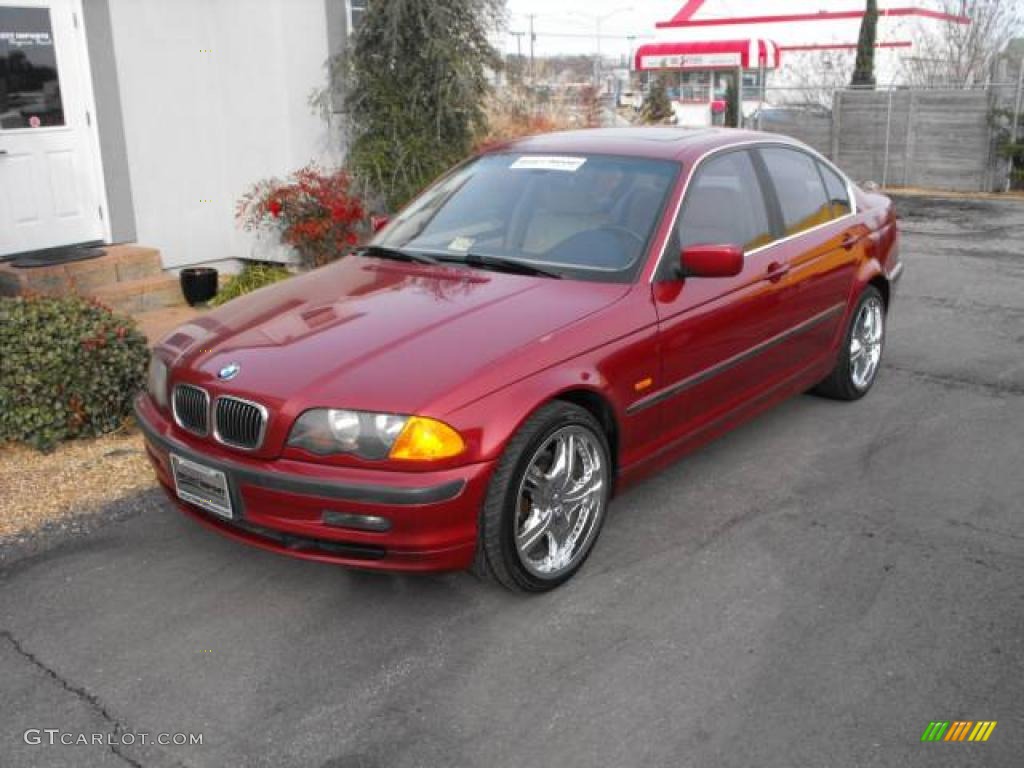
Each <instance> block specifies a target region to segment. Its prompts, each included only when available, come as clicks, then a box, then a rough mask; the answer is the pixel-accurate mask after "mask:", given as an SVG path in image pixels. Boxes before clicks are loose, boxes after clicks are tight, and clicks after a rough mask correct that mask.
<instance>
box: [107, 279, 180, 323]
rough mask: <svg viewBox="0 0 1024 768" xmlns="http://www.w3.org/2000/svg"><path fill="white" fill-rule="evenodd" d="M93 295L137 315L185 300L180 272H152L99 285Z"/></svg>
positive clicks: (108, 304) (109, 304)
mask: <svg viewBox="0 0 1024 768" xmlns="http://www.w3.org/2000/svg"><path fill="white" fill-rule="evenodd" d="M89 295H90V296H92V297H93V298H95V299H96V300H97V301H100V302H101V303H103V304H106V305H107V306H108V307H110V308H111V309H113V310H114V311H115V312H122V313H126V314H130V315H136V314H139V313H140V312H149V311H151V310H154V309H164V308H166V307H180V306H183V305H184V304H185V297H184V296H182V295H181V285H180V283H179V281H178V276H177V275H165V274H158V275H150V276H148V277H140V278H138V279H136V280H125V281H123V282H119V283H113V284H111V285H106V286H103V287H102V288H96V289H94V290H92V291H90V292H89Z"/></svg>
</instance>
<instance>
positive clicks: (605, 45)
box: [501, 0, 685, 56]
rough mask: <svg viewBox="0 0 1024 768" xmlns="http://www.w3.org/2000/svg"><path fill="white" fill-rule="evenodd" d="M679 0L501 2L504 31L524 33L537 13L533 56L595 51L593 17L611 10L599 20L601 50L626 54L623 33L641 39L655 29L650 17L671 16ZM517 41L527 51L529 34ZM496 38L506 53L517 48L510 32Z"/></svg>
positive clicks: (627, 47)
mask: <svg viewBox="0 0 1024 768" xmlns="http://www.w3.org/2000/svg"><path fill="white" fill-rule="evenodd" d="M684 3H685V0H507V3H506V7H507V9H508V29H509V33H511V32H520V31H521V32H527V31H528V30H529V18H528V15H529V14H536V18H535V19H534V22H533V26H534V31H535V32H536V34H537V42H536V43H535V48H534V50H535V53H536V55H538V56H550V55H553V54H559V53H568V54H573V53H577V54H593V53H595V51H596V48H597V43H596V40H595V36H596V33H597V21H596V18H595V17H597V16H605V15H606V14H611V15H610V16H608V17H607V18H606V19H605V20H604V21H602V22H601V53H602V54H604V55H608V56H613V55H625V54H628V52H629V50H630V41H629V40H628V39H627V36H628V35H635V36H636V40H634V41H633V43H632V44H633V45H634V46H636V45H640V44H642V43H643V42H646V41H647V38H646V37H645V36H648V37H650V36H653V34H654V24H655V22H658V21H664V20H665V19H669V18H671V17H672V16H673V15H674V14H675V13H676V11H678V10H679V9H680V8H681V7H682V6H683V5H684ZM623 9H631V10H623ZM572 35H580V37H573V36H572ZM521 41H522V42H521V45H522V52H523V54H524V55H526V54H528V53H529V45H530V43H529V36H528V35H524V36H523V37H522V38H521ZM501 42H502V45H503V46H504V50H505V52H506V53H515V52H516V38H515V36H513V35H512V34H505V35H503V39H502V41H501Z"/></svg>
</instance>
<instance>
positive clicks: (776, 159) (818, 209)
mask: <svg viewBox="0 0 1024 768" xmlns="http://www.w3.org/2000/svg"><path fill="white" fill-rule="evenodd" d="M758 151H759V152H760V153H761V157H763V158H764V164H765V166H766V167H767V169H768V175H769V176H770V177H771V180H772V184H773V186H774V187H775V194H776V196H777V197H778V198H779V206H780V207H781V208H782V221H783V224H784V225H785V228H786V232H785V234H786V235H795V234H797V233H799V232H803V231H804V230H806V229H810V228H811V227H816V226H818V225H819V224H824V223H826V222H828V221H830V220H831V219H832V208H831V206H830V205H829V202H828V198H827V197H826V196H825V187H824V186H823V185H822V182H821V176H820V175H819V174H818V168H817V165H818V163H817V161H816V160H815V159H814V158H813V157H811V156H810V155H808V154H807V153H806V152H801V151H799V150H796V149H786V148H784V147H764V148H762V149H760V150H758Z"/></svg>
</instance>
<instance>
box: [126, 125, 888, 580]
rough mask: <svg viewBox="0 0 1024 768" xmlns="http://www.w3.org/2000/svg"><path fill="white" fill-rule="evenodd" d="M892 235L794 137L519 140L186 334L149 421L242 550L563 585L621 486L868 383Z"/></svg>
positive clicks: (164, 349) (175, 482)
mask: <svg viewBox="0 0 1024 768" xmlns="http://www.w3.org/2000/svg"><path fill="white" fill-rule="evenodd" d="M898 242H899V237H898V232H897V228H896V220H895V216H894V213H893V207H892V204H891V203H890V201H889V200H888V199H887V198H886V197H884V196H882V195H879V194H872V193H869V192H866V191H864V190H862V189H859V188H858V187H857V186H855V185H854V184H852V183H851V182H850V180H849V179H848V178H846V176H844V175H843V173H842V172H841V171H840V170H839V169H837V168H836V167H835V166H834V165H833V164H832V163H830V162H829V161H828V160H826V159H824V158H823V157H821V156H820V155H818V154H817V153H815V152H814V151H813V150H811V149H809V148H808V147H806V146H803V145H802V144H799V143H797V142H794V141H791V140H788V139H786V138H783V137H779V136H775V135H769V134H763V133H747V132H742V131H735V130H694V131H687V130H680V129H675V128H643V129H616V130H592V131H579V132H570V133H562V134H551V135H546V136H539V137H534V138H529V139H524V140H520V141H516V142H513V143H510V144H508V145H506V146H502V147H500V148H497V149H494V150H492V151H490V152H487V153H486V154H484V155H482V156H480V157H476V158H474V159H472V160H470V161H468V162H466V163H464V164H462V165H460V166H458V167H457V168H455V169H454V170H452V171H451V172H450V173H448V174H447V175H446V176H444V177H443V178H442V179H440V180H439V181H438V182H437V183H436V184H434V185H433V186H432V187H430V188H429V189H428V190H427V191H426V192H424V193H423V194H422V195H421V196H420V197H419V198H418V199H416V200H415V201H414V202H413V203H411V204H410V205H409V206H408V207H407V208H406V209H405V210H403V211H402V212H401V213H399V214H398V215H397V216H395V217H394V218H393V219H391V221H390V222H389V223H388V224H387V225H386V226H385V227H384V228H383V229H382V230H381V231H380V232H378V233H377V235H376V237H375V238H374V240H373V241H372V243H371V244H370V245H368V246H367V247H366V248H364V249H363V250H361V251H359V252H357V253H355V254H353V255H350V256H347V257H346V258H344V259H342V260H340V261H339V262H337V263H335V264H332V265H330V266H327V267H324V268H321V269H317V270H315V271H313V272H310V273H308V274H305V275H303V276H301V277H296V278H293V279H291V280H287V281H285V282H283V283H279V284H276V285H274V286H271V287H268V288H265V289H263V290H260V291H257V292H256V293H253V294H250V295H249V296H246V297H244V298H241V299H237V300H235V301H232V302H230V303H229V304H227V305H225V306H223V307H222V308H220V309H218V310H216V311H214V312H211V313H209V314H206V315H203V316H201V317H199V318H198V319H196V320H195V321H193V322H192V323H190V324H188V325H185V326H183V327H181V328H179V329H177V330H176V331H175V332H173V333H172V334H170V335H169V336H168V337H167V338H165V339H164V340H163V341H162V342H161V343H160V344H159V345H158V346H157V347H156V349H155V351H154V356H153V360H152V364H151V367H150V376H149V386H148V391H147V392H146V393H143V394H142V395H140V396H139V398H138V400H137V402H136V411H137V415H138V419H139V423H140V424H141V425H142V429H143V431H144V433H145V436H146V444H147V449H148V453H149V457H150V459H151V460H152V463H153V466H154V467H155V469H156V473H157V476H158V478H159V480H160V482H161V483H162V484H163V486H164V487H165V489H166V490H167V493H168V494H169V495H170V497H171V498H172V499H173V500H174V501H175V502H176V503H177V504H178V506H179V507H180V508H181V509H182V510H183V511H184V512H186V513H187V514H189V515H191V516H192V517H194V518H195V519H196V520H198V521H200V522H202V523H204V524H206V525H208V526H210V527H211V528H214V529H215V530H217V531H220V532H221V533H223V534H225V535H227V536H231V537H233V538H236V539H239V540H241V541H244V542H248V543H250V544H254V545H256V546H260V547H263V548H266V549H270V550H273V551H276V552H281V553H286V554H290V555H293V556H296V557H303V558H308V559H312V560H322V561H326V562H331V563H340V564H344V565H349V566H355V567H360V568H374V569H384V570H394V571H427V570H451V569H464V568H473V569H474V570H475V571H477V572H478V573H481V574H483V575H486V576H488V577H491V578H493V579H496V580H497V581H498V582H500V583H501V584H504V585H505V586H507V587H510V588H513V589H520V590H526V591H543V590H548V589H551V588H553V587H555V586H557V585H559V584H561V583H563V582H565V581H566V580H567V579H569V578H570V577H571V576H572V575H573V574H574V573H575V572H576V571H577V570H579V568H580V567H581V565H582V564H583V562H584V561H585V560H586V558H587V556H588V555H589V554H590V553H591V552H592V551H593V549H594V545H595V543H596V541H597V538H598V535H599V534H600V532H601V527H602V526H603V525H604V522H605V518H606V516H607V513H608V508H609V503H610V501H611V499H612V497H613V496H614V495H615V493H616V492H618V491H620V490H621V489H623V488H625V487H626V486H627V485H628V484H630V483H632V482H635V481H636V480H637V479H639V478H641V477H642V476H644V475H645V474H647V473H649V472H651V471H653V470H655V469H657V468H658V467H659V466H662V465H664V464H665V463H667V462H670V461H672V460H674V459H676V458H678V457H679V456H680V455H682V454H683V453H685V452H687V451H690V450H692V449H694V448H695V447H697V446H699V445H700V444H702V443H705V442H707V441H708V440H710V439H712V438H713V437H715V436H716V435H718V434H721V433H722V432H724V431H725V430H728V429H730V428H732V427H734V426H736V425H737V424H739V423H740V422H742V421H744V420H746V419H749V418H750V417H752V416H754V415H755V414H757V413H758V412H760V411H762V410H764V409H765V408H768V407H769V406H771V405H773V404H775V403H778V402H779V401H780V400H783V399H785V398H788V397H790V396H792V395H795V394H797V393H800V392H804V391H806V390H808V389H813V390H814V391H815V392H818V393H820V394H822V395H825V396H828V397H832V398H837V399H840V400H856V399H858V398H860V397H862V396H864V395H865V394H866V393H867V392H868V390H869V389H870V388H871V385H872V383H873V382H874V380H875V376H876V374H877V372H878V367H879V363H880V360H881V356H882V350H883V347H884V343H885V328H886V312H887V310H888V308H889V306H890V304H891V302H892V300H893V293H894V286H895V284H896V281H897V280H898V278H899V276H900V272H901V271H902V265H901V264H900V262H899V256H898Z"/></svg>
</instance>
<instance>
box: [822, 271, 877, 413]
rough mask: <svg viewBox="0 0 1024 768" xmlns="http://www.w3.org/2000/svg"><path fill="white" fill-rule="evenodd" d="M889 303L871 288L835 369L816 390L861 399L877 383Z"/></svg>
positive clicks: (854, 317)
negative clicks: (886, 304) (887, 304)
mask: <svg viewBox="0 0 1024 768" xmlns="http://www.w3.org/2000/svg"><path fill="white" fill-rule="evenodd" d="M885 323H886V315H885V300H884V299H883V298H882V294H881V293H880V292H879V290H878V289H877V288H875V286H873V285H869V286H867V287H866V288H865V289H864V291H863V293H861V295H860V298H859V299H858V300H857V306H856V307H854V310H853V313H852V314H851V315H850V323H849V325H848V326H847V328H846V333H845V335H844V336H843V346H842V348H841V349H840V350H839V359H838V360H837V361H836V366H835V368H833V369H832V372H831V373H830V374H829V375H828V378H826V379H825V380H824V381H822V382H821V383H820V384H818V385H817V386H816V387H815V388H814V389H813V390H812V391H813V392H814V393H815V394H818V395H823V396H824V397H830V398H832V399H834V400H859V399H860V398H862V397H864V395H866V394H867V393H868V391H869V390H870V389H871V385H872V384H874V383H875V378H876V377H877V375H878V368H879V366H880V365H881V364H882V351H883V350H884V348H885Z"/></svg>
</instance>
